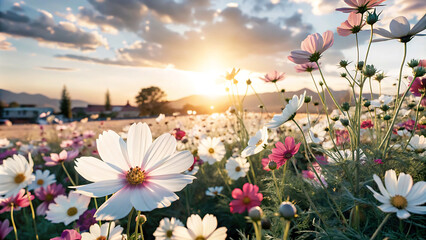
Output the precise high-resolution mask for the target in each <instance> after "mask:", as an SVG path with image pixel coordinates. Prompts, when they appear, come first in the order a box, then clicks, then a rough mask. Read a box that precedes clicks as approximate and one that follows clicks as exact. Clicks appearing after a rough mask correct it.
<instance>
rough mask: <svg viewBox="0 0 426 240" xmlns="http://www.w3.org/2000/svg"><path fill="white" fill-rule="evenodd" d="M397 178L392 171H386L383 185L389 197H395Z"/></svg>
mask: <svg viewBox="0 0 426 240" xmlns="http://www.w3.org/2000/svg"><path fill="white" fill-rule="evenodd" d="M397 182H398V180H397V178H396V173H395V171H394V170H393V169H391V170H388V171H386V173H385V185H386V189H387V190H388V193H389V195H390V196H392V197H393V196H395V194H396V187H397Z"/></svg>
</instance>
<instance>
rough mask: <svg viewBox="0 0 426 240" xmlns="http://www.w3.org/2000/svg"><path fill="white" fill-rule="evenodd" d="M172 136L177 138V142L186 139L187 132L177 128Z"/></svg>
mask: <svg viewBox="0 0 426 240" xmlns="http://www.w3.org/2000/svg"><path fill="white" fill-rule="evenodd" d="M172 135H173V136H174V137H175V138H176V140H178V141H179V140H182V138H183V137H185V135H186V133H185V131H182V130H180V128H175V129H174V130H173V132H172Z"/></svg>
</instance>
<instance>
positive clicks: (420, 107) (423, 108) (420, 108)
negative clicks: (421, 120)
mask: <svg viewBox="0 0 426 240" xmlns="http://www.w3.org/2000/svg"><path fill="white" fill-rule="evenodd" d="M424 110H425V107H423V106H419V107H418V108H417V111H419V112H423V111H424Z"/></svg>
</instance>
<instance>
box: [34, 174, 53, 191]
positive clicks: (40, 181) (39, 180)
mask: <svg viewBox="0 0 426 240" xmlns="http://www.w3.org/2000/svg"><path fill="white" fill-rule="evenodd" d="M55 178H56V176H55V174H50V171H49V170H44V171H41V170H37V171H36V172H35V180H34V181H33V182H32V183H31V184H30V185H28V190H33V189H38V188H40V187H47V186H49V185H50V184H52V183H54V182H56V179H55Z"/></svg>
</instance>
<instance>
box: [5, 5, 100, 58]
mask: <svg viewBox="0 0 426 240" xmlns="http://www.w3.org/2000/svg"><path fill="white" fill-rule="evenodd" d="M0 32H4V33H7V34H9V35H12V36H18V37H29V38H34V39H37V40H38V41H39V42H42V43H46V44H53V45H55V46H59V47H66V48H76V49H80V50H94V49H96V48H97V47H100V46H107V42H106V40H105V39H104V38H102V36H100V35H99V34H98V33H97V32H85V31H83V30H81V29H80V28H78V27H76V26H75V25H74V24H73V23H70V22H59V23H55V21H54V20H53V16H52V14H50V13H49V12H46V11H43V10H39V17H38V18H35V19H30V18H29V17H28V16H26V15H24V13H17V12H14V10H10V11H7V12H0Z"/></svg>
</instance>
